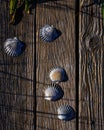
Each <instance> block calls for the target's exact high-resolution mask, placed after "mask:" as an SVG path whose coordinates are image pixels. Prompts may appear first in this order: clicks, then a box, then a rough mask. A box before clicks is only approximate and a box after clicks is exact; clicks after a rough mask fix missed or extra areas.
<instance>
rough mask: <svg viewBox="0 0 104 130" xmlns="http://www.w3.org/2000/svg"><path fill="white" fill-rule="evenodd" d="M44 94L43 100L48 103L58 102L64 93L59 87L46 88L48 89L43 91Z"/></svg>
mask: <svg viewBox="0 0 104 130" xmlns="http://www.w3.org/2000/svg"><path fill="white" fill-rule="evenodd" d="M44 93H45V99H46V100H50V101H56V100H59V99H61V98H62V97H63V95H64V92H63V90H62V88H61V87H60V86H59V85H55V86H48V88H46V89H45V91H44Z"/></svg>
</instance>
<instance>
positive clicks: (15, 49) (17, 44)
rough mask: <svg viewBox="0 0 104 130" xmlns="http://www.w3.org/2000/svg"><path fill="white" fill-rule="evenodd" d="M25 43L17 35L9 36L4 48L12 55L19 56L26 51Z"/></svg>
mask: <svg viewBox="0 0 104 130" xmlns="http://www.w3.org/2000/svg"><path fill="white" fill-rule="evenodd" d="M24 48H25V45H24V43H22V42H21V41H19V40H18V39H17V38H16V37H14V38H9V39H7V40H6V41H5V43H4V50H5V52H6V53H7V54H8V55H10V56H19V55H20V54H21V53H22V52H23V51H24Z"/></svg>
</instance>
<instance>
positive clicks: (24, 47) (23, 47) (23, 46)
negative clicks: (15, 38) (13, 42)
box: [20, 40, 26, 54]
mask: <svg viewBox="0 0 104 130" xmlns="http://www.w3.org/2000/svg"><path fill="white" fill-rule="evenodd" d="M20 42H21V43H22V48H21V50H22V53H23V52H24V51H25V49H26V44H25V42H23V41H21V40H20ZM22 53H21V54H22Z"/></svg>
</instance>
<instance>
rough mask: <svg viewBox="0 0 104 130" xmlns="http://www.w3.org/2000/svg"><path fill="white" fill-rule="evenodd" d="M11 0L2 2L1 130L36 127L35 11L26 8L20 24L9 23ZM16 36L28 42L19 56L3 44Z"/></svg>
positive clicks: (0, 48) (31, 129) (0, 15)
mask: <svg viewBox="0 0 104 130" xmlns="http://www.w3.org/2000/svg"><path fill="white" fill-rule="evenodd" d="M8 4H9V3H8V2H5V1H4V2H2V1H1V2H0V130H33V129H34V124H33V118H34V114H33V107H34V94H33V87H34V86H33V78H34V77H33V75H34V71H33V70H34V41H35V39H34V25H35V9H33V10H32V13H33V14H32V15H27V14H25V12H23V14H24V15H23V17H22V19H21V21H20V22H19V24H18V25H15V26H14V25H9V8H8V7H9V5H8ZM14 36H17V37H18V38H19V39H20V40H22V41H24V42H25V44H26V49H25V51H24V52H23V54H22V55H20V56H18V57H10V56H8V55H7V54H6V53H5V51H4V49H3V44H4V41H5V40H6V39H7V38H10V37H14Z"/></svg>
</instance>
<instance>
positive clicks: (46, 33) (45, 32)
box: [40, 25, 60, 42]
mask: <svg viewBox="0 0 104 130" xmlns="http://www.w3.org/2000/svg"><path fill="white" fill-rule="evenodd" d="M59 36H60V33H59V31H58V30H57V29H56V28H55V27H53V25H51V26H50V25H45V26H44V27H42V28H41V29H40V37H41V38H42V39H43V41H45V42H52V41H54V40H55V39H56V38H58V37H59Z"/></svg>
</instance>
